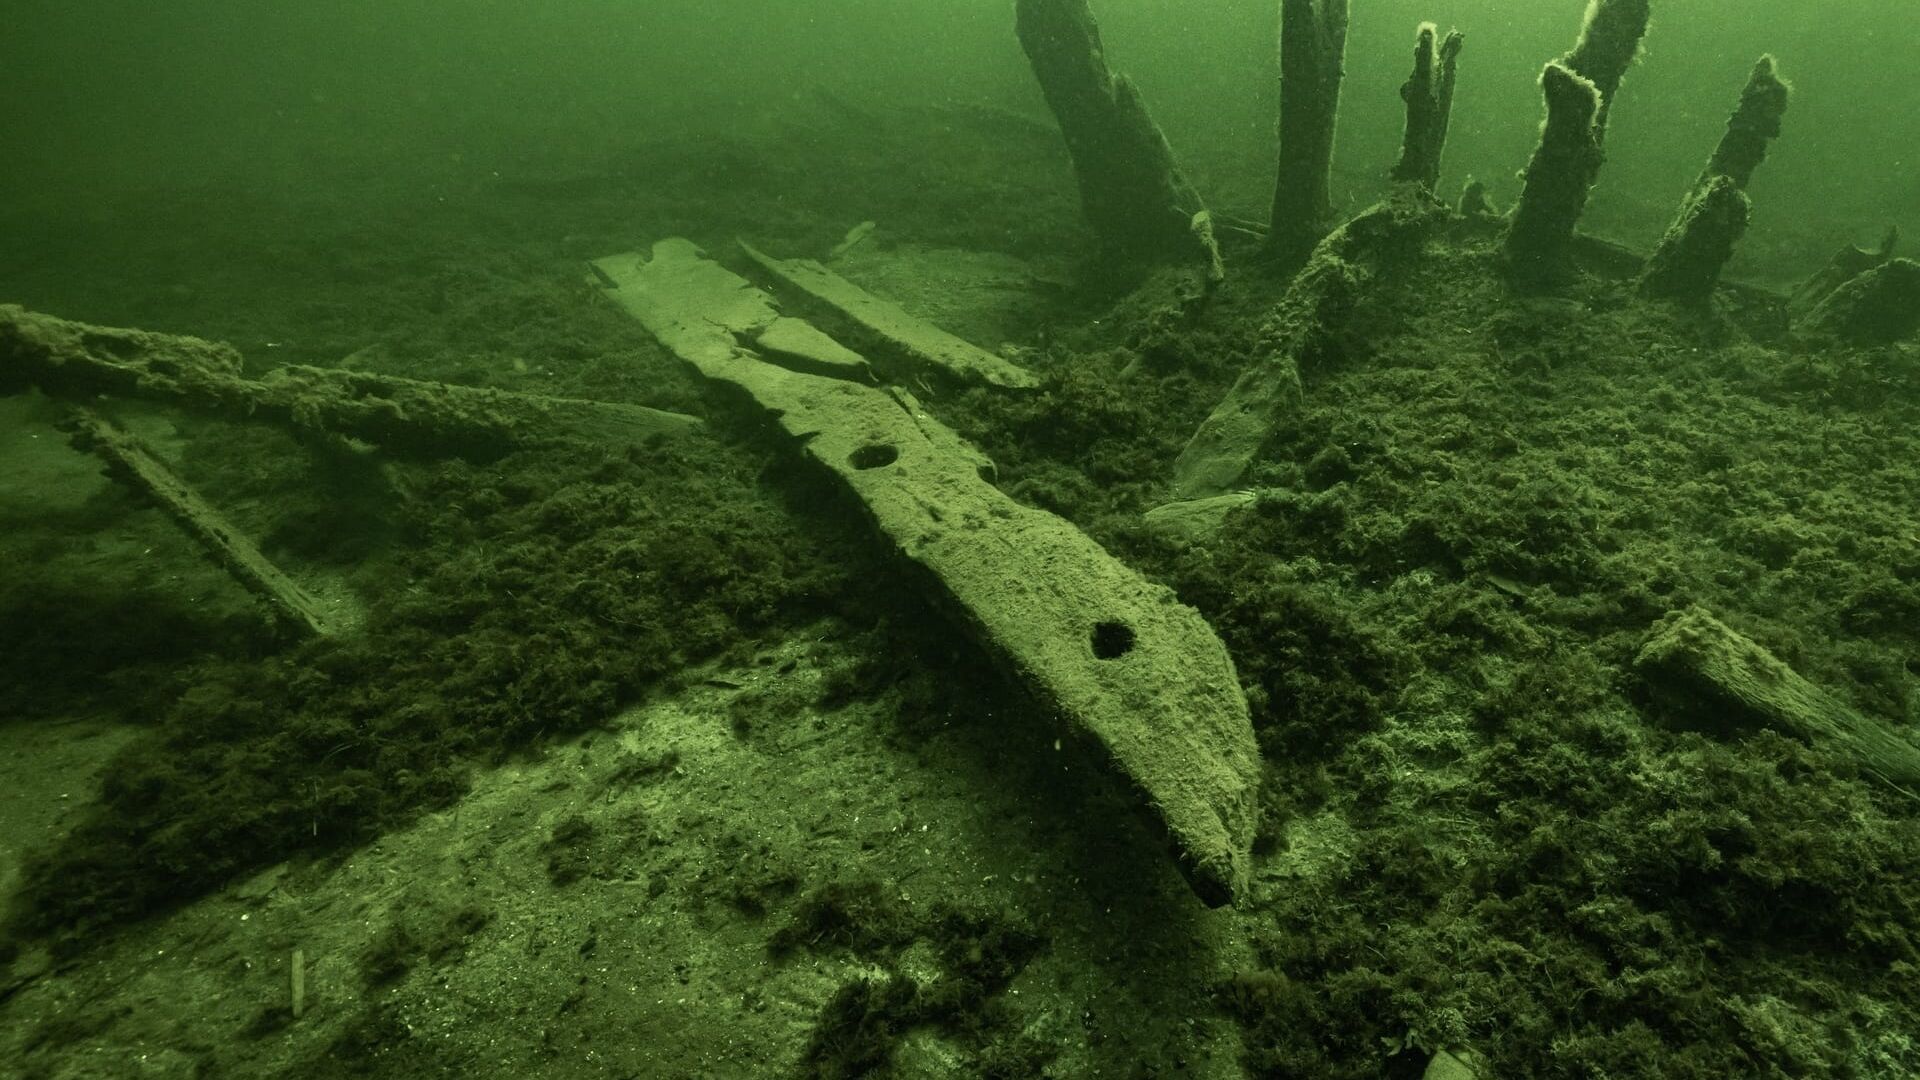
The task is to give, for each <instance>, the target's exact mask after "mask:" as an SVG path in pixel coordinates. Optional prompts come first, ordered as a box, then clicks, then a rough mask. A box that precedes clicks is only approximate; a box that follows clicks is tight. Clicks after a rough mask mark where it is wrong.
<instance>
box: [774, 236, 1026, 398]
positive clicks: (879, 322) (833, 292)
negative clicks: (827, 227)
mask: <svg viewBox="0 0 1920 1080" xmlns="http://www.w3.org/2000/svg"><path fill="white" fill-rule="evenodd" d="M740 249H741V250H742V251H745V252H746V253H747V256H748V257H749V258H751V259H752V260H753V261H754V263H755V264H756V265H758V266H759V267H760V268H761V269H762V270H765V271H766V272H767V273H768V274H770V275H772V277H773V280H774V283H775V284H776V285H777V286H779V287H780V288H781V290H782V291H783V292H784V293H785V294H786V295H787V296H789V297H792V298H794V299H797V300H799V301H800V302H801V303H802V304H805V305H807V306H809V307H810V308H811V309H813V310H820V309H824V310H825V311H826V312H827V313H828V314H829V316H832V317H835V318H834V321H833V324H832V325H833V329H834V330H836V331H837V332H839V333H841V334H842V335H844V336H846V337H848V338H849V339H850V340H852V342H853V344H854V345H855V346H856V347H860V348H863V349H865V350H866V352H867V358H868V360H869V361H872V362H874V363H878V364H880V365H881V370H882V371H883V372H884V373H885V374H887V375H889V376H891V377H893V378H894V380H895V381H897V382H909V381H911V380H912V379H914V378H916V377H918V378H932V379H934V380H936V381H946V380H951V381H955V382H960V383H987V384H989V385H991V386H999V387H1005V388H1007V389H1029V388H1031V387H1035V386H1038V385H1040V380H1039V379H1038V378H1037V377H1036V376H1035V375H1034V374H1033V372H1031V371H1028V370H1027V369H1025V368H1023V367H1021V366H1019V365H1018V364H1015V363H1013V362H1012V361H1010V360H1005V359H1002V358H1001V357H998V356H995V355H994V354H993V353H990V352H988V351H987V350H985V349H982V348H980V347H979V346H978V345H974V344H972V343H970V342H967V341H963V340H961V339H960V338H957V337H955V336H954V335H952V334H949V333H947V332H946V331H945V330H942V329H940V328H939V327H937V326H935V325H933V324H932V323H930V322H927V321H926V320H924V319H921V318H918V317H916V316H914V315H911V314H908V313H907V312H906V311H905V310H904V309H902V308H901V307H900V305H898V304H896V303H894V302H893V301H891V300H883V299H881V298H880V297H878V296H875V295H873V294H872V293H870V292H868V291H866V290H865V289H862V288H861V287H860V286H858V285H855V284H854V283H853V282H851V281H848V280H847V279H846V278H843V277H841V276H840V275H839V274H836V273H834V272H833V271H831V270H829V269H827V268H826V267H824V266H822V265H820V264H819V263H817V262H815V261H813V260H812V259H776V258H774V257H772V256H771V255H767V254H765V253H764V252H761V251H760V250H758V249H757V248H755V247H754V246H753V245H752V244H749V243H747V242H746V241H745V240H742V241H740ZM796 321H798V320H796ZM816 333H817V331H816ZM895 358H897V359H898V361H899V363H898V364H896V365H894V367H893V370H887V365H886V360H888V359H895Z"/></svg>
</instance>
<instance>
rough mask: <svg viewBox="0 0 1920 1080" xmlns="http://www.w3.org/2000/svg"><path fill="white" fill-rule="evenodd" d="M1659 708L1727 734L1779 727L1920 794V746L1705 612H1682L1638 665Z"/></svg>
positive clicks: (1657, 633) (1657, 632)
mask: <svg viewBox="0 0 1920 1080" xmlns="http://www.w3.org/2000/svg"><path fill="white" fill-rule="evenodd" d="M1634 668H1635V670H1637V671H1638V672H1639V675H1640V678H1641V682H1642V685H1643V686H1644V688H1645V689H1646V691H1647V693H1648V695H1649V696H1650V697H1651V698H1652V699H1653V700H1654V701H1655V702H1656V703H1658V704H1660V705H1663V706H1666V707H1670V708H1673V709H1675V710H1676V711H1677V712H1680V713H1681V714H1683V715H1687V716H1690V717H1712V718H1715V719H1716V720H1717V721H1718V722H1719V723H1721V724H1723V725H1724V726H1725V727H1727V728H1728V729H1733V730H1738V729H1741V728H1746V727H1774V728H1778V729H1781V730H1782V731H1785V732H1786V733H1788V734H1791V735H1793V736H1795V737H1797V738H1800V739H1804V740H1806V741H1807V742H1808V743H1811V744H1812V745H1814V746H1815V747H1816V748H1818V749H1821V750H1823V751H1825V752H1827V753H1830V754H1832V755H1834V756H1835V757H1837V758H1840V759H1841V760H1843V761H1846V762H1848V763H1850V764H1852V765H1853V766H1854V767H1856V768H1858V769H1859V770H1861V771H1862V772H1864V773H1866V774H1868V775H1870V776H1872V777H1874V778H1876V779H1878V780H1879V781H1881V782H1882V783H1884V784H1886V785H1887V786H1889V787H1891V788H1893V789H1894V790H1896V791H1899V792H1901V793H1903V794H1906V795H1908V796H1909V797H1920V796H1916V795H1915V793H1916V792H1920V746H1915V745H1914V744H1913V743H1912V742H1910V741H1908V740H1907V739H1906V738H1905V737H1903V736H1902V735H1901V734H1900V733H1899V732H1898V731H1896V730H1895V729H1894V728H1893V727H1891V726H1889V725H1887V724H1884V723H1882V722H1880V721H1878V720H1875V719H1873V718H1871V717H1867V716H1862V715H1861V714H1859V713H1857V712H1855V711H1853V710H1852V709H1850V708H1848V707H1847V706H1846V705H1845V704H1843V703H1842V702H1840V701H1839V700H1838V699H1836V698H1834V697H1833V696H1832V695H1830V694H1828V693H1827V692H1826V691H1824V690H1821V689H1820V688H1819V687H1817V686H1815V685H1813V684H1812V683H1810V682H1808V681H1807V680H1806V679H1804V678H1802V677H1801V676H1800V675H1799V674H1798V673H1797V672H1795V671H1794V670H1793V669H1792V668H1790V667H1788V666H1787V665H1786V664H1785V663H1782V662H1781V661H1780V659H1779V658H1777V657H1775V656H1774V655H1773V654H1772V653H1770V652H1768V651H1767V650H1766V649H1765V648H1764V647H1762V646H1761V645H1760V644H1759V643H1757V642H1755V641H1754V640H1753V639H1751V638H1749V637H1747V636H1746V635H1744V634H1741V633H1740V632H1739V631H1737V630H1734V629H1733V628H1732V627H1730V626H1728V625H1727V624H1726V623H1723V622H1721V621H1720V620H1719V619H1717V618H1714V617H1713V615H1711V614H1709V613H1708V612H1707V611H1706V610H1705V609H1702V608H1698V607H1694V608H1688V609H1686V610H1683V611H1676V612H1673V613H1671V614H1669V615H1667V616H1666V617H1665V618H1663V619H1662V620H1661V621H1660V622H1659V624H1658V625H1656V626H1655V627H1654V631H1653V635H1652V636H1651V637H1650V638H1649V639H1648V641H1647V643H1646V644H1645V645H1644V646H1643V647H1642V648H1641V650H1640V654H1639V656H1637V657H1636V658H1635V659H1634Z"/></svg>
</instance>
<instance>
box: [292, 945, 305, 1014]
mask: <svg viewBox="0 0 1920 1080" xmlns="http://www.w3.org/2000/svg"><path fill="white" fill-rule="evenodd" d="M292 974H293V1018H294V1019H295V1020H298V1019H300V1018H301V1017H303V1016H305V1015H307V952H306V950H305V949H295V950H293V972H292Z"/></svg>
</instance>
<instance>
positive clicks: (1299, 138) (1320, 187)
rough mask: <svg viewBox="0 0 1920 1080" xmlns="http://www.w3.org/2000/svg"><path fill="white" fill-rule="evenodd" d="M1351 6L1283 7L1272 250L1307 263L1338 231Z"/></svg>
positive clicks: (1320, 2) (1295, 2)
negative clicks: (1339, 138)
mask: <svg viewBox="0 0 1920 1080" xmlns="http://www.w3.org/2000/svg"><path fill="white" fill-rule="evenodd" d="M1346 55H1347V0H1281V2H1280V162H1279V174H1278V176H1277V177H1276V178H1275V181H1274V190H1273V222H1272V225H1271V227H1270V229H1269V231H1268V233H1267V247H1268V249H1269V250H1270V251H1272V252H1274V253H1275V254H1277V255H1279V256H1280V257H1281V258H1282V259H1283V260H1285V261H1287V262H1297V261H1304V260H1305V259H1306V257H1307V254H1308V253H1309V252H1311V251H1312V250H1313V246H1314V245H1315V244H1317V243H1319V242H1320V239H1321V237H1324V236H1325V235H1326V234H1327V233H1328V232H1329V231H1330V230H1331V229H1332V227H1333V195H1332V187H1333V137H1334V130H1335V128H1336V126H1337V121H1338V116H1339V112H1340V83H1341V81H1342V79H1343V78H1345V75H1346V69H1345V62H1346Z"/></svg>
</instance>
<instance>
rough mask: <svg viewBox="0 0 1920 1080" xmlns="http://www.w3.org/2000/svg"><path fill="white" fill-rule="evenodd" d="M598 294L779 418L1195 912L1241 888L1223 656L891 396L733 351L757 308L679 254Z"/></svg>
mask: <svg viewBox="0 0 1920 1080" xmlns="http://www.w3.org/2000/svg"><path fill="white" fill-rule="evenodd" d="M595 268H596V270H597V272H598V276H599V278H600V279H601V280H602V281H603V282H610V283H611V284H610V286H609V287H608V289H607V292H608V295H609V296H610V297H611V298H612V299H613V300H614V301H615V302H616V303H618V304H620V305H621V306H622V307H623V308H624V309H625V310H626V311H627V312H629V313H630V314H632V315H633V316H634V317H635V318H636V319H638V320H639V321H640V323H641V324H642V325H643V326H645V327H646V328H647V329H648V330H649V331H651V332H652V333H653V334H654V336H656V337H657V338H659V339H660V341H661V342H662V343H663V344H665V345H666V346H667V347H668V348H669V349H671V350H673V352H674V353H675V354H677V355H678V356H679V357H680V358H681V359H683V360H685V361H686V362H687V363H689V364H691V365H693V367H694V368H696V369H697V370H698V371H699V372H700V373H701V374H702V375H704V376H706V377H707V378H709V379H712V380H714V381H716V382H719V383H723V384H727V385H729V386H732V387H736V388H738V389H739V390H741V391H744V392H745V394H746V395H747V396H748V397H750V398H751V399H752V401H753V402H754V404H755V405H757V406H758V407H759V408H761V409H764V410H765V411H766V412H767V413H769V414H771V415H773V416H775V417H777V418H778V421H779V423H780V425H781V427H782V428H783V429H785V431H786V432H787V433H789V434H790V435H792V436H793V437H794V439H795V440H796V441H797V442H798V443H799V445H800V446H801V447H802V448H803V449H804V452H805V453H806V454H807V455H808V456H810V457H812V458H813V459H814V460H815V461H817V462H819V463H820V464H822V465H824V466H825V467H826V468H827V469H829V470H831V471H832V473H833V474H834V475H836V476H837V477H838V478H839V479H840V480H841V481H843V482H844V483H845V484H846V485H847V487H848V488H849V489H851V490H852V492H853V493H854V494H855V495H856V496H857V497H858V498H859V500H860V502H861V503H862V504H863V505H864V506H865V507H866V509H867V510H868V512H869V513H870V515H871V517H872V522H873V526H874V528H875V529H876V530H877V531H878V532H879V533H880V534H881V535H882V536H884V537H885V538H886V539H887V540H888V541H889V542H890V543H891V544H892V545H893V546H894V547H895V548H896V549H897V550H898V552H899V553H900V554H901V555H902V556H904V557H905V558H906V559H907V560H909V561H910V562H911V563H913V564H915V565H917V566H918V567H920V568H922V569H924V570H925V571H926V572H927V573H928V575H929V579H930V581H931V582H932V583H933V584H934V585H935V586H936V588H937V591H938V593H939V594H940V595H942V596H943V598H944V600H946V601H948V606H949V608H950V609H951V610H952V612H953V613H954V615H955V617H956V618H957V620H958V621H959V622H960V623H961V625H963V626H964V627H965V628H966V629H967V630H968V631H969V632H970V633H971V635H972V636H973V637H974V638H976V639H977V640H978V641H979V642H981V643H982V644H983V645H984V646H985V647H987V648H988V649H989V651H991V652H992V653H993V654H995V655H996V656H997V657H999V658H1000V659H1001V660H1002V661H1004V662H1005V663H1006V664H1007V666H1008V667H1009V668H1010V669H1011V671H1012V672H1013V673H1014V674H1015V676H1016V677H1018V678H1019V679H1020V680H1021V681H1022V682H1023V683H1024V684H1025V685H1027V686H1028V687H1029V688H1030V689H1031V690H1032V691H1033V692H1034V693H1035V695H1036V696H1037V697H1038V698H1039V699H1040V700H1041V701H1042V702H1044V703H1046V704H1047V705H1049V706H1051V707H1052V708H1053V709H1055V710H1057V712H1058V714H1059V715H1060V716H1061V717H1062V718H1064V719H1065V721H1066V722H1067V723H1068V725H1069V726H1070V727H1071V728H1073V729H1075V730H1077V731H1078V732H1080V733H1083V734H1084V735H1085V736H1087V737H1089V738H1090V739H1091V740H1092V741H1093V742H1094V743H1096V744H1097V745H1099V746H1100V747H1101V748H1103V750H1104V752H1105V754H1106V756H1107V757H1108V758H1110V760H1111V762H1112V763H1113V764H1114V765H1115V766H1116V767H1117V768H1118V769H1119V771H1121V772H1122V773H1124V774H1125V775H1126V776H1127V777H1129V778H1130V779H1131V780H1132V781H1133V783H1134V784H1136V785H1137V786H1138V788H1139V790H1140V791H1141V792H1142V793H1143V794H1144V796H1145V798H1146V799H1147V801H1148V802H1149V803H1150V804H1151V805H1152V807H1153V809H1154V810H1155V812H1156V813H1157V814H1158V816H1159V817H1160V819H1161V820H1162V821H1163V822H1164V823H1165V825H1166V827H1167V829H1168V831H1169V833H1170V834H1171V835H1172V837H1173V839H1174V842H1175V845H1176V847H1177V848H1178V849H1179V852H1180V854H1181V856H1182V859H1181V863H1182V868H1183V869H1184V871H1185V872H1186V874H1187V878H1188V880H1189V881H1190V882H1191V883H1192V885H1193V887H1194V890H1195V891H1196V892H1197V893H1198V894H1199V895H1200V896H1201V897H1202V898H1203V899H1205V900H1206V901H1208V902H1209V903H1215V904H1219V903H1228V902H1231V901H1232V900H1233V899H1234V898H1235V897H1236V896H1237V895H1239V894H1240V893H1241V891H1242V890H1243V889H1244V887H1245V884H1246V880H1247V872H1248V866H1247V864H1248V860H1249V850H1250V846H1251V843H1252V840H1253V830H1254V820H1255V791H1256V786H1257V782H1258V775H1259V759H1258V752H1257V749H1256V747H1255V743H1254V737H1253V730H1252V726H1251V723H1250V721H1249V719H1248V715H1247V703H1246V700H1245V698H1244V697H1243V696H1242V694H1241V692H1240V687H1239V682H1238V679H1237V678H1236V676H1235V673H1234V669H1233V663H1232V661H1231V659H1230V658H1229V657H1228V655H1227V651H1226V648H1225V647H1224V646H1223V645H1222V644H1221V643H1220V640H1219V638H1218V637H1216V636H1215V635H1214V633H1213V631H1212V629H1211V628H1210V627H1208V626H1207V624H1206V623H1205V621H1203V620H1202V619H1201V618H1200V616H1199V614H1198V613H1197V612H1195V611H1194V610H1193V609H1191V608H1189V607H1186V606H1185V605H1183V604H1181V603H1179V601H1177V600H1176V599H1175V598H1174V596H1173V594H1172V593H1171V592H1170V591H1168V590H1167V589H1165V588H1163V587H1161V586H1158V585H1154V584H1152V583H1149V582H1148V581H1146V580H1145V579H1143V578H1141V577H1140V576H1139V575H1138V574H1136V573H1134V572H1133V571H1132V570H1130V569H1128V568H1127V567H1125V566H1123V565H1121V564H1120V563H1119V562H1117V561H1116V560H1114V559H1113V558H1112V557H1111V556H1109V555H1108V554H1107V553H1106V552H1105V551H1104V550H1102V549H1101V548H1100V546H1099V545H1098V544H1095V543H1094V542H1093V541H1092V540H1091V539H1089V538H1088V537H1087V536H1086V535H1085V534H1084V533H1082V532H1080V531H1079V530H1078V529H1076V528H1074V527H1073V526H1072V525H1071V524H1069V523H1067V522H1066V521H1063V520H1061V519H1060V518H1058V517H1055V516H1054V515H1052V514H1048V513H1046V512H1044V511H1040V510H1036V509H1033V508H1031V507H1028V506H1023V505H1021V504H1020V503H1018V502H1015V501H1014V500H1013V499H1012V498H1010V497H1008V496H1007V495H1005V494H1004V493H1002V492H1001V491H1000V490H999V489H998V488H996V487H994V486H993V484H992V483H990V482H989V481H988V479H986V476H987V475H989V473H990V468H991V466H990V465H989V464H988V463H987V462H986V460H985V458H984V457H983V456H982V455H980V454H979V453H978V452H977V451H973V450H971V449H970V448H968V447H967V445H966V444H965V443H964V442H963V441H962V440H961V439H960V438H959V437H958V436H957V435H955V434H954V433H953V432H952V431H951V430H949V429H948V428H946V427H944V426H942V425H941V424H939V423H938V422H936V421H934V420H933V419H932V418H930V417H929V416H927V414H926V413H925V412H923V411H922V410H921V409H920V408H919V406H918V404H917V403H916V402H915V400H914V399H913V398H912V397H911V396H910V395H908V394H905V393H903V392H900V391H898V390H890V389H887V388H883V387H875V386H869V385H865V384H863V383H860V382H857V381H849V380H842V379H833V378H828V377H823V376H821V375H817V374H809V373H805V372H799V371H794V370H790V369H788V368H784V367H780V366H777V365H775V364H773V363H769V362H767V361H766V360H764V359H763V358H762V357H761V356H760V355H759V354H758V353H756V352H755V351H754V350H753V349H751V348H750V347H749V345H748V344H747V343H751V342H752V341H754V340H755V338H756V336H757V335H758V334H759V333H760V331H761V329H762V328H763V327H765V326H767V325H769V324H770V323H771V322H772V321H773V320H775V319H777V318H779V317H780V316H779V314H778V312H777V311H776V310H775V309H774V307H773V305H772V303H771V301H770V300H769V299H768V297H767V296H766V294H764V293H762V292H761V291H760V290H758V289H755V288H754V287H753V286H752V285H751V284H750V283H748V282H747V281H745V280H744V279H742V278H740V277H738V276H736V275H734V274H733V273H732V272H730V271H728V270H726V269H725V268H724V267H721V266H720V265H718V264H717V263H714V262H712V261H710V260H708V259H706V258H705V257H703V256H702V255H701V253H700V252H699V250H698V249H697V248H696V247H694V245H693V244H692V243H690V242H688V241H686V240H665V241H662V242H660V243H659V244H656V245H655V246H654V249H653V254H652V258H651V259H647V258H645V257H642V256H640V255H638V254H626V255H616V256H612V257H609V258H606V259H602V260H600V261H599V262H597V263H596V264H595Z"/></svg>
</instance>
